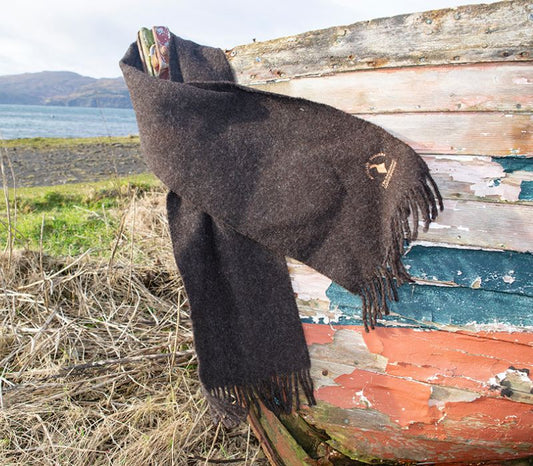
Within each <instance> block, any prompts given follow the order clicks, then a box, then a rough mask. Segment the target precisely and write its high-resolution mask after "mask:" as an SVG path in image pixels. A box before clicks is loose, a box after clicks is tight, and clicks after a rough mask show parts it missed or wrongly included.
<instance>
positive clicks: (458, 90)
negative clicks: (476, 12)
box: [255, 63, 533, 113]
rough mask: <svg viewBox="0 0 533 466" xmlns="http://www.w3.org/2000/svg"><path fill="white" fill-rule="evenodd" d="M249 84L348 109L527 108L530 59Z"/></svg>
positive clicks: (531, 100)
mask: <svg viewBox="0 0 533 466" xmlns="http://www.w3.org/2000/svg"><path fill="white" fill-rule="evenodd" d="M255 87H256V88H258V89H261V90H264V91H269V92H275V93H278V94H284V95H289V96H292V97H302V98H305V99H308V100H313V101H315V102H320V103H323V104H327V105H331V106H333V107H336V108H339V109H341V110H343V111H345V112H348V113H397V112H444V111H462V112H464V111H509V112H524V111H533V66H531V63H497V64H495V63H492V64H473V65H462V66H454V65H448V66H427V67H410V68H401V69H397V68H394V69H389V68H384V69H379V70H370V71H355V72H348V73H338V74H334V75H330V76H323V77H310V78H300V79H291V80H287V81H281V82H273V83H267V84H262V85H257V86H255Z"/></svg>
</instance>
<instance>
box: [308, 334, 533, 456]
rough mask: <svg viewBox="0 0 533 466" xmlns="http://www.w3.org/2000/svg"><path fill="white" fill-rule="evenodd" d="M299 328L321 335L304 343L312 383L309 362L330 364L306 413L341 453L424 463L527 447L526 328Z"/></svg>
mask: <svg viewBox="0 0 533 466" xmlns="http://www.w3.org/2000/svg"><path fill="white" fill-rule="evenodd" d="M321 327H327V328H329V330H328V331H326V332H325V331H324V330H323V329H321ZM304 331H305V335H306V338H307V339H308V341H316V340H320V341H322V342H323V343H321V344H317V343H313V344H312V345H310V354H311V361H312V373H313V378H314V379H315V381H317V379H316V378H315V374H316V372H317V371H316V370H315V369H313V368H325V367H327V368H328V369H327V372H321V377H322V378H323V379H318V382H319V383H318V386H317V390H316V397H317V400H318V405H317V406H316V407H313V408H312V409H308V410H306V411H305V412H304V413H303V415H304V417H305V419H306V421H307V422H309V423H311V424H312V425H314V426H316V427H317V428H319V429H323V430H324V431H325V432H326V433H327V434H328V435H330V437H331V438H332V439H334V442H333V443H332V445H334V446H336V447H339V448H342V451H343V453H345V454H346V453H349V452H350V451H354V452H358V453H357V454H361V455H365V454H368V455H371V454H372V453H374V454H378V455H379V457H380V458H390V459H397V458H402V454H406V455H407V454H408V455H410V456H409V458H411V459H413V458H414V459H416V460H419V461H424V460H425V459H427V458H435V457H436V456H435V455H438V458H439V459H440V460H444V459H446V458H448V456H447V455H448V454H449V455H450V456H449V458H455V457H457V455H464V454H466V453H467V452H468V455H472V456H469V458H472V460H473V459H475V458H488V457H489V456H480V455H482V454H484V455H487V452H489V451H490V452H491V456H490V458H498V457H499V456H498V454H501V455H506V456H507V457H509V455H510V454H511V453H510V452H515V454H518V453H520V452H523V453H524V452H528V451H532V449H533V441H532V439H533V409H532V406H531V405H532V404H533V394H531V393H529V391H530V390H531V388H533V382H532V380H531V378H530V373H531V372H533V366H532V363H533V335H531V334H528V335H526V334H518V335H515V334H510V333H508V332H500V333H495V332H494V333H490V334H486V335H483V334H473V333H472V334H470V333H466V332H456V333H452V332H447V331H439V330H424V331H421V329H409V328H377V329H376V330H374V331H372V332H370V333H366V332H365V331H364V328H363V327H362V326H347V325H343V326H333V327H330V326H324V325H316V324H304ZM324 333H326V334H327V335H328V338H327V339H326V338H323V337H321V336H320V337H318V338H317V337H316V335H323V334H324ZM526 343H531V344H532V345H531V346H526V345H525V344H526ZM354 359H355V360H354ZM339 369H340V370H339ZM325 379H327V383H324V381H325ZM383 442H385V443H383ZM377 452H379V453H377ZM404 452H405V453H404ZM415 452H418V453H415ZM495 452H499V453H498V454H497V453H495ZM417 455H418V456H417ZM424 455H426V456H424ZM476 455H477V456H476ZM461 457H462V458H464V456H461ZM353 458H354V459H355V458H358V456H353Z"/></svg>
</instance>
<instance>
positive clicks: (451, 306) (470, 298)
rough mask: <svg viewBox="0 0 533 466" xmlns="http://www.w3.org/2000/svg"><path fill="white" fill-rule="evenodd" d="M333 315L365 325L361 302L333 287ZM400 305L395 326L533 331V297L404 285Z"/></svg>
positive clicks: (394, 309)
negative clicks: (495, 327)
mask: <svg viewBox="0 0 533 466" xmlns="http://www.w3.org/2000/svg"><path fill="white" fill-rule="evenodd" d="M326 295H327V296H328V298H329V299H330V311H331V312H335V314H336V315H337V316H338V319H339V320H338V321H337V322H338V323H341V324H356V325H361V322H362V321H361V312H362V311H361V300H360V298H359V297H358V296H356V295H353V294H351V293H349V292H348V291H346V290H345V289H344V288H342V287H341V286H339V285H337V284H335V283H332V285H331V286H330V287H328V289H327V291H326ZM398 295H399V297H400V301H399V302H393V303H392V304H391V306H390V308H391V312H392V313H393V315H391V316H388V317H384V320H383V321H384V322H385V323H386V322H390V323H393V324H415V323H416V324H418V325H421V326H424V325H429V326H431V324H438V325H439V326H440V325H444V326H453V327H461V328H484V327H485V326H488V325H491V324H494V323H497V324H498V325H500V326H502V327H505V328H525V327H529V328H530V329H533V297H531V296H524V295H515V294H511V293H498V292H494V291H487V290H482V289H475V288H466V287H447V286H431V285H416V284H415V285H412V284H410V285H403V286H401V287H400V288H399V290H398Z"/></svg>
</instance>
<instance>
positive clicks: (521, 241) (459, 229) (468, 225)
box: [419, 200, 533, 252]
mask: <svg viewBox="0 0 533 466" xmlns="http://www.w3.org/2000/svg"><path fill="white" fill-rule="evenodd" d="M437 220H438V221H437V222H436V223H434V224H431V226H430V228H429V230H428V231H427V232H420V234H419V238H420V240H422V241H430V242H436V243H447V244H459V245H465V246H466V245H467V246H472V247H480V248H493V249H505V250H513V251H519V252H533V206H531V205H513V204H498V203H488V202H475V201H454V200H446V201H445V202H444V211H443V212H441V213H440V215H439V217H438V219H437Z"/></svg>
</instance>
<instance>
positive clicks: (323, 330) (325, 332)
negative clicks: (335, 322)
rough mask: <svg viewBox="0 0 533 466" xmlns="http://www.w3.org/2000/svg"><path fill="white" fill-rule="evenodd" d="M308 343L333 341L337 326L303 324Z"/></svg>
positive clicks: (323, 343)
mask: <svg viewBox="0 0 533 466" xmlns="http://www.w3.org/2000/svg"><path fill="white" fill-rule="evenodd" d="M302 327H303V329H304V335H305V340H306V341H307V344H308V345H315V344H316V345H326V344H328V343H331V342H332V341H333V335H335V332H336V331H337V329H336V328H333V327H330V326H329V325H316V324H302Z"/></svg>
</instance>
